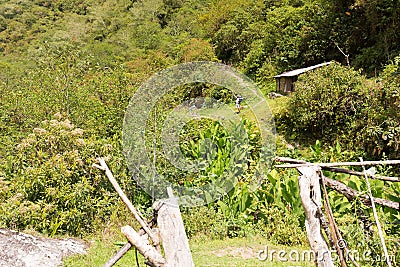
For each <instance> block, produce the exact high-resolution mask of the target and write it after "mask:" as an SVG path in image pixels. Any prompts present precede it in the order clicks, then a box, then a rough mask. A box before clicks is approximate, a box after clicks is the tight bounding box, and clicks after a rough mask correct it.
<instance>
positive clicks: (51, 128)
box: [0, 114, 126, 235]
mask: <svg viewBox="0 0 400 267" xmlns="http://www.w3.org/2000/svg"><path fill="white" fill-rule="evenodd" d="M116 149H118V147H115V144H114V143H112V142H111V143H109V142H106V141H98V140H95V139H93V138H91V137H89V136H85V133H84V131H83V130H82V129H80V128H77V127H75V126H74V125H73V124H71V122H70V121H69V120H67V119H66V120H62V119H61V115H60V114H57V119H54V120H50V121H44V122H42V124H41V127H37V128H35V129H34V130H33V133H31V134H29V136H28V137H27V138H25V139H23V140H21V142H20V143H19V144H18V146H17V148H16V152H15V153H14V154H13V155H12V156H9V157H8V159H7V160H6V163H5V167H4V168H3V170H2V172H1V173H0V177H1V179H0V183H1V184H2V185H5V187H2V190H1V191H0V201H1V202H2V203H3V204H2V205H1V208H0V221H1V224H2V225H4V226H6V227H10V228H14V229H25V228H33V229H35V230H37V231H40V232H44V233H47V234H49V235H54V234H66V233H67V234H72V235H82V234H84V233H89V232H91V231H93V230H94V229H92V227H93V226H94V224H95V223H96V222H102V221H104V220H107V218H108V217H109V215H110V214H111V213H112V212H113V209H114V207H115V203H116V201H117V199H116V194H115V193H114V192H113V191H114V190H112V188H111V185H110V184H109V183H108V181H107V179H104V176H103V174H102V173H101V172H100V171H98V170H96V169H94V168H93V167H92V164H93V163H94V162H95V161H96V160H95V158H96V156H99V155H101V156H105V157H107V158H108V159H109V160H110V161H112V162H114V163H116V162H118V161H121V160H120V159H119V158H118V154H117V155H116V156H115V154H116V153H115V150H116ZM122 184H123V185H125V183H124V181H122ZM124 187H126V186H124Z"/></svg>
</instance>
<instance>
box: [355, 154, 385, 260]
mask: <svg viewBox="0 0 400 267" xmlns="http://www.w3.org/2000/svg"><path fill="white" fill-rule="evenodd" d="M360 161H361V162H364V161H363V159H362V158H360ZM362 167H363V172H364V177H365V182H366V183H367V188H368V196H369V198H370V200H371V207H372V211H373V213H374V219H375V223H376V227H377V228H378V234H379V238H380V239H381V243H382V249H383V253H384V254H385V259H386V262H387V264H388V266H389V267H392V263H391V262H390V258H389V254H388V251H387V247H386V243H385V238H384V236H383V231H382V227H381V223H380V222H379V217H378V213H377V212H376V208H375V201H374V197H373V196H372V191H371V185H370V184H369V180H368V175H367V171H366V170H365V167H364V166H362Z"/></svg>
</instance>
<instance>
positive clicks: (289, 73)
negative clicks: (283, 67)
mask: <svg viewBox="0 0 400 267" xmlns="http://www.w3.org/2000/svg"><path fill="white" fill-rule="evenodd" d="M331 63H332V62H331V61H330V62H324V63H321V64H318V65H315V66H311V67H307V68H302V69H297V70H291V71H287V72H284V73H282V74H279V75H276V76H274V78H279V77H293V76H297V75H300V74H302V73H304V72H307V71H310V70H313V69H316V68H320V67H322V66H326V65H329V64H331Z"/></svg>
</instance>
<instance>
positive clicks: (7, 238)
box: [0, 228, 87, 267]
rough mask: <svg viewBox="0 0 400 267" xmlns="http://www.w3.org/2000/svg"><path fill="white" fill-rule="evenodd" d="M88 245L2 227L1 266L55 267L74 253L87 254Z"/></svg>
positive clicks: (0, 230)
mask: <svg viewBox="0 0 400 267" xmlns="http://www.w3.org/2000/svg"><path fill="white" fill-rule="evenodd" d="M86 249H87V245H86V244H85V243H84V242H83V241H78V240H75V239H72V238H68V239H53V238H43V237H35V236H32V235H28V234H23V233H19V232H16V231H11V230H8V229H3V228H0V266H1V267H8V266H10V267H53V266H60V265H62V259H63V258H64V257H67V256H70V255H72V254H85V253H86Z"/></svg>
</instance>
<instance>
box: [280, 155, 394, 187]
mask: <svg viewBox="0 0 400 267" xmlns="http://www.w3.org/2000/svg"><path fill="white" fill-rule="evenodd" d="M275 161H278V162H287V163H293V164H307V161H304V160H298V159H291V158H284V157H276V158H275ZM278 166H280V167H278ZM281 166H285V165H275V167H278V168H282V167H281ZM290 166H291V165H290ZM319 166H320V165H319ZM320 167H321V169H323V170H326V171H332V172H339V173H346V174H350V175H355V176H364V173H363V172H357V171H353V170H349V169H345V168H336V167H329V166H320ZM367 174H368V177H371V178H372V179H378V180H383V181H388V182H400V178H399V177H390V176H383V175H372V174H370V173H367Z"/></svg>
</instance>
